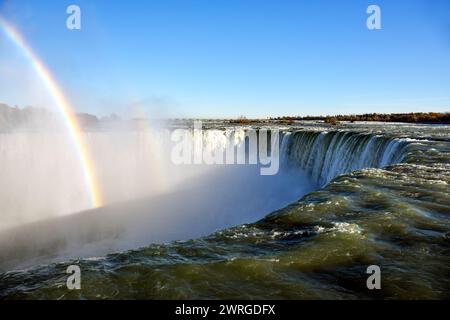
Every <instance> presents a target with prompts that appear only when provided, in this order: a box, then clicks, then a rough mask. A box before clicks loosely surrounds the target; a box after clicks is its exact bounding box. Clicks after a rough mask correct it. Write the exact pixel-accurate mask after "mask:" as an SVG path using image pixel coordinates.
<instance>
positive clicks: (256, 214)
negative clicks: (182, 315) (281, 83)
mask: <svg viewBox="0 0 450 320" xmlns="http://www.w3.org/2000/svg"><path fill="white" fill-rule="evenodd" d="M142 124H143V123H142V122H140V123H139V125H138V126H134V127H133V128H131V129H130V127H126V126H123V125H120V124H119V123H117V124H116V125H109V126H108V128H101V129H97V130H92V129H90V130H85V131H84V132H83V138H84V140H85V141H86V143H87V146H88V149H89V152H90V155H91V158H92V160H93V163H94V168H95V174H96V178H97V180H98V185H99V189H100V190H101V194H102V199H103V204H104V205H103V207H101V208H98V209H91V206H92V204H91V203H90V199H89V194H88V189H87V188H86V184H85V181H84V176H83V172H82V170H81V166H80V163H79V160H78V157H77V154H76V152H75V148H74V146H73V143H72V142H71V139H70V136H69V135H68V133H67V132H65V131H64V130H62V128H61V127H58V126H53V127H52V126H48V127H50V128H52V130H48V129H47V130H43V129H40V130H28V131H27V130H24V128H23V127H22V128H21V130H13V131H9V132H4V133H1V134H0V154H1V156H0V170H1V177H2V179H1V181H0V199H1V200H0V203H1V227H0V269H2V270H10V269H17V268H24V267H27V266H29V265H33V264H36V263H47V262H50V261H61V260H65V259H69V258H79V257H84V258H87V257H98V256H103V255H106V254H108V253H111V252H115V251H119V250H128V249H135V248H139V247H143V246H146V245H149V244H151V243H165V242H169V241H173V240H187V239H192V238H197V237H201V236H206V235H209V234H211V233H213V232H216V231H219V230H221V229H224V228H227V227H231V226H236V225H240V224H244V223H251V222H254V221H257V220H259V219H261V218H262V217H264V216H265V215H266V214H269V213H271V212H273V211H274V210H277V209H280V208H282V207H284V206H286V205H288V204H289V203H291V202H293V201H295V200H297V199H299V198H300V197H301V196H302V195H303V194H305V193H307V192H309V191H311V190H313V189H314V188H315V185H314V183H312V182H311V181H310V180H309V179H308V178H307V177H306V176H304V175H303V174H302V173H301V172H300V171H298V170H296V171H291V170H289V169H288V168H284V167H283V168H282V169H281V170H280V172H279V173H278V174H277V175H273V176H261V175H260V166H259V165H206V164H203V165H175V164H174V163H173V161H171V157H170V155H171V150H172V148H173V144H171V143H170V131H169V130H167V129H165V128H162V127H161V126H160V125H152V124H151V123H149V122H144V125H142ZM44 127H45V126H44ZM48 127H47V128H48ZM223 135H224V133H223V131H220V130H210V131H209V134H208V135H205V138H204V139H205V141H204V146H205V148H207V149H208V150H209V151H210V150H213V149H215V148H222V147H223V146H222V145H221V144H218V143H217V141H218V140H220V139H221V138H223Z"/></svg>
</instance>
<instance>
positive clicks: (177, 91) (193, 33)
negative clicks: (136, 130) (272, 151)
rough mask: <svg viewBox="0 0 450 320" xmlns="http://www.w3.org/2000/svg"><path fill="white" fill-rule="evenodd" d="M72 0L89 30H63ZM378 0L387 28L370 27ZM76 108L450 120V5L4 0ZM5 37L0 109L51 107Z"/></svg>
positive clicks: (350, 0) (436, 0)
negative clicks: (438, 116)
mask: <svg viewBox="0 0 450 320" xmlns="http://www.w3.org/2000/svg"><path fill="white" fill-rule="evenodd" d="M70 4H77V5H79V6H80V8H81V11H82V29H81V30H73V31H70V30H68V29H67V28H66V18H67V16H68V15H67V14H66V8H67V6H68V5H70ZM370 4H377V5H379V6H380V8H381V12H382V30H372V31H371V30H368V29H367V28H366V19H367V16H368V15H367V14H366V8H367V7H368V5H370ZM0 14H1V15H2V16H3V17H5V18H6V19H8V20H9V21H10V22H11V23H13V24H14V25H15V26H16V27H17V29H19V30H20V32H21V33H22V34H23V35H24V37H25V38H26V39H27V40H28V42H29V44H30V45H31V47H32V48H33V49H34V51H35V52H36V53H37V54H38V55H39V56H40V57H41V58H42V60H43V61H45V63H46V65H47V66H48V67H49V68H50V69H51V70H52V72H53V74H54V75H55V77H56V78H57V79H58V81H59V83H60V84H61V86H62V87H63V88H64V91H65V92H66V94H67V95H68V96H69V98H70V100H71V101H72V102H73V105H74V106H75V108H76V109H77V110H78V111H82V112H91V113H95V114H98V115H107V114H110V113H113V112H114V113H118V114H126V113H129V112H130V110H131V111H133V110H134V109H139V108H142V109H144V110H145V111H146V112H147V113H148V114H149V115H153V116H171V117H236V116H239V115H245V116H248V117H266V116H278V115H309V114H344V113H365V112H410V111H450V110H449V109H450V108H449V107H450V2H449V1H446V0H433V1H426V0H408V1H407V0H398V1H380V0H372V1H363V0H361V1H360V0H346V1H301V0H295V1H284V0H226V1H225V0H223V1H219V0H164V1H163V0H158V1H156V0H150V1H138V0H130V1H124V2H122V1H110V0H71V1H43V0H41V1H35V0H0ZM45 95H46V93H45V90H41V88H40V87H39V81H38V79H34V76H33V74H32V70H31V68H30V67H29V65H28V62H27V61H26V60H25V59H24V58H23V57H22V56H21V54H20V52H18V51H17V49H16V48H15V47H14V45H12V44H11V43H10V41H8V39H6V38H5V36H4V34H3V33H1V32H0V102H5V103H8V104H10V105H19V106H24V105H36V104H38V105H45V104H48V103H50V102H48V98H47V97H46V96H45Z"/></svg>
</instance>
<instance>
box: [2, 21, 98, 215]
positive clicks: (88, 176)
mask: <svg viewBox="0 0 450 320" xmlns="http://www.w3.org/2000/svg"><path fill="white" fill-rule="evenodd" d="M0 29H2V30H3V31H4V32H5V34H6V35H7V36H8V37H9V38H10V39H11V40H12V41H13V42H14V43H15V44H16V46H17V47H18V48H19V49H20V50H21V51H22V52H23V54H24V56H25V57H26V58H27V59H28V60H29V61H30V63H31V65H32V66H33V68H34V69H35V71H36V73H37V74H38V75H39V77H40V78H41V80H42V82H43V83H44V84H45V86H46V87H47V90H48V92H49V94H50V95H51V97H52V99H53V100H54V102H55V104H56V106H57V107H58V109H59V111H60V112H61V114H62V117H63V119H64V122H65V125H66V127H67V129H68V131H69V133H70V136H71V138H72V140H73V143H74V146H75V148H76V151H77V155H78V158H79V161H80V164H81V167H82V170H83V174H84V180H85V183H86V187H87V189H88V191H89V197H90V201H91V205H92V207H94V208H97V207H100V206H101V205H102V199H101V194H100V189H99V187H98V183H97V181H96V177H95V174H94V164H93V162H92V160H91V157H90V155H89V151H88V148H87V145H86V143H85V141H84V139H83V134H82V131H81V128H80V124H79V123H78V120H77V118H76V116H75V114H74V113H73V111H72V107H71V105H70V103H69V101H68V100H67V98H66V97H65V96H64V92H63V91H62V89H61V88H60V87H59V85H58V83H57V82H56V81H55V79H54V77H53V76H52V74H51V73H50V70H48V68H47V67H46V66H45V65H44V63H43V62H42V61H41V60H40V59H39V58H38V56H37V55H36V54H35V53H34V52H33V50H32V49H31V48H30V46H29V45H28V44H27V43H26V41H25V39H24V38H23V37H22V35H21V34H20V33H19V32H18V31H17V30H16V29H15V28H14V27H13V26H12V25H11V24H10V23H8V22H7V21H6V20H4V19H3V18H2V17H0Z"/></svg>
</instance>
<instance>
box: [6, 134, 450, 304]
mask: <svg viewBox="0 0 450 320" xmlns="http://www.w3.org/2000/svg"><path fill="white" fill-rule="evenodd" d="M341 129H342V130H343V131H347V132H348V131H349V132H352V133H357V134H362V135H363V136H362V137H359V138H358V139H359V140H358V141H366V142H364V143H368V140H369V138H368V137H369V136H370V137H374V136H376V135H379V137H380V139H384V140H385V142H386V143H388V142H389V141H390V140H392V139H403V140H402V143H404V145H402V155H392V157H396V156H398V158H399V159H400V158H401V163H398V164H392V165H390V166H387V167H383V168H367V169H363V170H352V164H351V162H352V161H355V159H354V158H352V155H354V154H358V152H362V151H361V150H360V151H358V148H360V147H361V145H359V146H358V145H354V144H353V145H349V146H348V147H346V149H345V150H350V151H348V154H347V155H345V154H344V155H342V153H341V155H342V159H343V160H342V161H341V162H342V163H344V162H345V161H347V162H345V163H344V164H342V165H343V168H344V167H345V168H344V169H345V171H349V172H348V173H346V174H344V175H340V176H338V177H336V178H334V179H332V180H331V181H328V178H330V177H331V176H330V175H332V171H333V170H335V169H336V168H337V167H338V166H339V163H335V164H334V167H333V168H334V169H333V170H332V168H331V167H329V168H328V169H326V168H325V167H324V166H323V164H322V166H321V167H320V168H321V169H320V170H316V171H315V172H314V170H311V175H316V176H317V177H318V179H319V180H320V181H322V182H323V187H322V188H320V189H319V190H317V191H315V192H312V193H309V194H307V195H306V196H304V197H303V198H302V199H299V201H297V202H295V203H292V204H291V205H289V206H288V207H286V208H283V209H281V210H279V211H276V212H274V213H272V214H270V215H269V216H267V217H265V218H264V219H262V220H260V221H257V222H255V223H253V224H247V225H240V226H236V227H233V228H230V229H226V230H223V231H220V232H217V233H214V234H212V235H210V236H207V237H204V238H200V239H194V240H189V241H177V242H172V243H170V244H166V245H149V246H147V247H145V248H141V249H137V250H132V251H126V252H120V253H114V254H110V255H107V256H105V257H96V258H91V259H81V260H71V261H67V262H63V263H54V264H50V265H41V266H35V267H32V268H30V269H27V270H22V271H11V272H7V273H3V274H0V297H2V298H7V299H130V298H131V299H238V298H242V299H247V298H248V299H360V298H362V299H373V298H383V299H421V298H424V299H448V298H450V293H449V292H450V188H449V183H450V127H449V126H406V125H405V126H402V125H391V126H386V125H372V126H370V127H368V126H366V125H347V126H343V127H342V128H341ZM299 130H300V131H304V130H308V132H309V131H314V132H316V134H318V132H321V131H322V132H323V130H324V129H323V128H318V129H317V128H312V129H311V128H310V127H309V126H306V125H305V126H303V127H299V128H297V129H296V130H293V131H294V132H295V131H299ZM328 130H335V129H328ZM334 134H335V135H337V134H336V133H334ZM294 135H295V134H294ZM297 135H299V134H297ZM300 135H302V134H300ZM309 135H310V137H309V138H310V141H309V142H308V143H309V147H308V148H309V149H312V148H313V147H312V144H313V143H314V141H313V140H311V139H313V136H314V135H311V133H309ZM316 138H317V137H316ZM341 138H342V137H341ZM304 139H305V137H303V140H302V141H305V140H304ZM323 139H324V140H327V139H328V140H329V142H330V141H331V139H332V137H331V136H325V137H324V138H323ZM336 139H337V138H336ZM353 139H354V140H355V139H356V138H353ZM308 143H303V144H302V148H304V147H305V145H306V146H308ZM361 143H362V142H361ZM316 144H317V148H318V149H324V147H323V145H320V144H319V143H318V142H317V143H316ZM329 148H330V147H328V148H325V149H327V150H328V149H329ZM349 148H350V149H349ZM375 149H376V146H375ZM327 150H325V151H324V152H325V153H321V154H322V156H320V153H316V154H314V155H308V157H306V156H305V157H303V155H302V154H298V155H297V156H296V153H295V150H292V147H291V148H290V151H289V152H290V154H291V160H292V159H294V160H295V159H296V160H297V161H299V167H302V168H306V167H310V168H313V169H314V168H316V169H317V166H318V163H321V162H323V163H325V161H323V159H325V158H326V157H327V154H326V151H327ZM398 150H400V149H398ZM344 153H345V152H344ZM328 156H329V157H331V156H333V155H332V154H330V153H328ZM317 157H319V158H320V157H322V158H321V159H322V160H319V158H317ZM377 157H380V156H379V155H377V154H374V155H373V157H369V159H371V161H373V162H374V163H375V162H379V161H382V159H381V158H380V159H378V160H376V158H377ZM345 159H347V160H345ZM344 160H345V161H344ZM391 160H393V159H391ZM367 161H369V160H367ZM394 162H395V161H394ZM344 169H343V170H344ZM327 170H328V171H327ZM324 171H326V172H328V173H329V174H328V173H327V174H325V175H324V174H323V173H324ZM71 264H78V265H79V266H80V267H81V270H82V289H81V290H79V291H68V290H67V288H66V279H67V274H66V268H67V266H68V265H71ZM369 265H378V266H380V268H381V285H382V288H381V290H368V289H367V287H366V279H367V277H368V275H367V274H366V269H367V267H368V266H369Z"/></svg>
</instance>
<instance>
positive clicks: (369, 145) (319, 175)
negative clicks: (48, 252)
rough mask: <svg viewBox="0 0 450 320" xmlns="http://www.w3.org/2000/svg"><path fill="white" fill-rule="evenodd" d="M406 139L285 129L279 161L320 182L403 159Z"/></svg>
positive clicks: (321, 183) (356, 133)
mask: <svg viewBox="0 0 450 320" xmlns="http://www.w3.org/2000/svg"><path fill="white" fill-rule="evenodd" d="M407 146H408V143H407V142H406V141H404V140H402V139H397V138H396V139H392V138H387V137H384V136H380V135H374V134H368V133H358V132H351V131H330V132H317V131H296V132H292V133H290V132H289V133H285V134H284V135H283V137H282V142H281V152H280V153H281V155H282V157H283V159H282V162H283V164H284V165H285V166H287V167H290V168H292V167H297V168H299V169H301V170H303V171H305V172H306V173H307V174H308V175H310V176H311V177H312V178H313V179H314V180H315V181H317V183H318V184H319V185H320V186H323V185H325V184H327V183H328V182H330V181H331V180H332V179H333V178H335V177H336V176H338V175H341V174H344V173H348V172H351V171H353V170H358V169H364V168H382V167H385V166H387V165H390V164H394V163H399V162H401V161H402V160H403V159H404V156H405V153H406V152H405V151H406V147H407Z"/></svg>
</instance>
